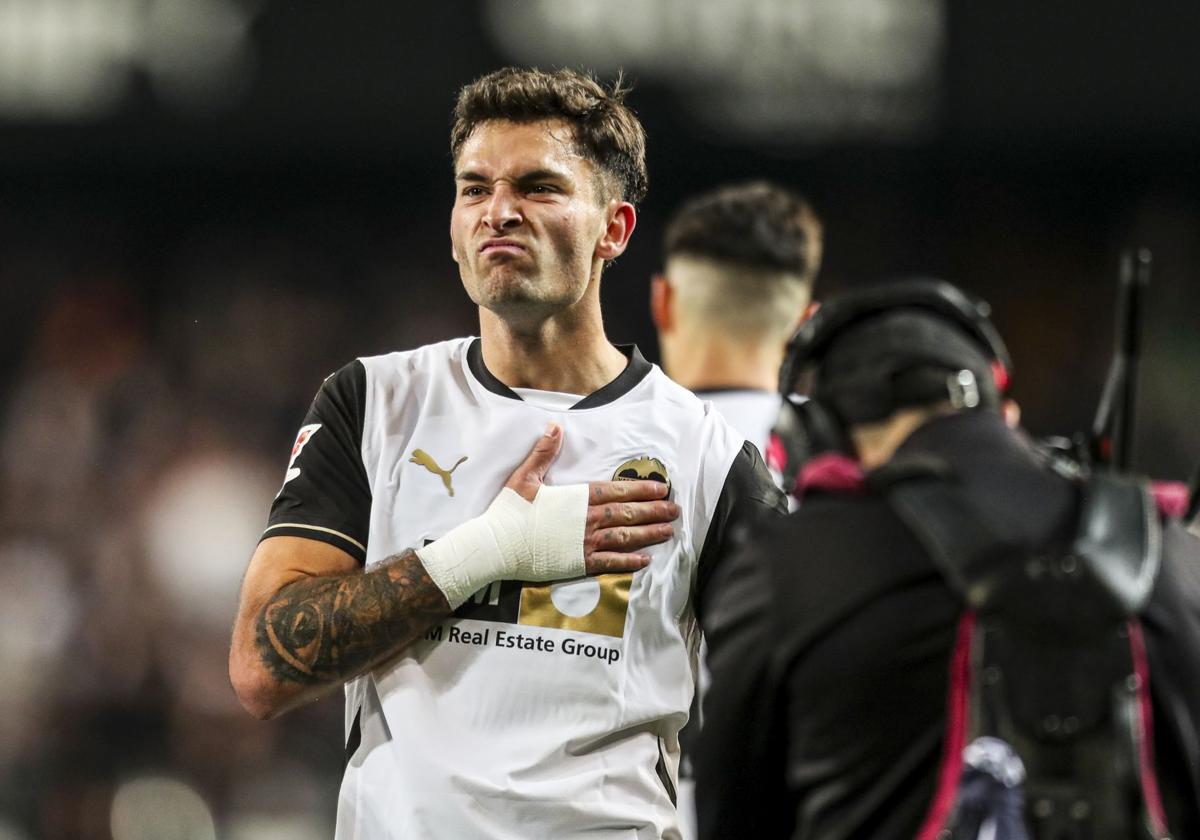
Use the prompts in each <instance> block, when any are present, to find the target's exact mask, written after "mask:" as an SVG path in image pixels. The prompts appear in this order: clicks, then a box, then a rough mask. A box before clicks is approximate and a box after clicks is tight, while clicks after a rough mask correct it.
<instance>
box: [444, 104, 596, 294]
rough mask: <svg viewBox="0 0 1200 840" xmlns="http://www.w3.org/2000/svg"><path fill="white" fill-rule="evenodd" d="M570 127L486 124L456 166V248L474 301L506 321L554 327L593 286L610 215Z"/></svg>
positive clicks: (452, 220)
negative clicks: (534, 320)
mask: <svg viewBox="0 0 1200 840" xmlns="http://www.w3.org/2000/svg"><path fill="white" fill-rule="evenodd" d="M572 139H573V138H572V129H571V127H570V126H569V125H568V124H567V123H565V122H563V121H561V120H546V121H541V122H532V123H515V122H508V121H504V120H492V121H488V122H485V123H483V124H481V125H480V126H479V127H478V128H476V129H475V131H474V132H473V133H472V134H471V135H470V137H468V138H467V141H466V142H465V143H463V145H462V148H461V149H460V151H459V155H458V160H457V161H455V189H456V194H455V199H454V209H453V211H452V212H451V215H450V241H451V252H452V255H453V257H454V261H455V262H457V263H458V270H459V274H460V275H461V276H462V281H463V286H464V287H465V288H466V290H467V294H468V295H469V296H470V298H471V300H472V301H474V302H475V303H476V304H478V305H479V306H482V307H484V308H486V309H489V310H491V311H493V312H495V313H496V314H497V315H500V316H502V317H503V316H504V315H506V314H507V315H519V316H535V317H537V316H541V317H548V316H549V315H551V314H553V313H554V312H556V311H560V310H562V309H564V308H566V307H569V306H571V305H573V304H575V303H577V302H578V301H579V300H580V298H582V297H583V294H584V292H585V290H586V289H587V286H588V283H589V281H590V279H591V274H592V269H593V264H594V261H595V259H596V246H597V245H598V244H599V242H600V240H601V239H602V238H603V237H604V234H605V230H606V228H607V226H608V219H609V215H610V212H611V211H610V208H611V207H615V206H616V204H617V203H618V202H617V201H616V199H612V200H610V201H607V202H605V201H603V200H602V198H601V197H600V195H599V194H598V183H597V182H598V180H599V179H598V177H597V175H596V172H595V169H594V167H593V166H592V163H591V162H590V161H588V160H587V159H585V158H583V157H581V156H580V155H579V154H578V153H577V152H576V151H575V148H574V145H573V143H572Z"/></svg>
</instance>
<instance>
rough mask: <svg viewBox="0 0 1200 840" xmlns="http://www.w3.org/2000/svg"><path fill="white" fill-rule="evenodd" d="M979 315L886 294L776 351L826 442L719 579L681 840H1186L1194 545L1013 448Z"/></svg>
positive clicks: (930, 287)
mask: <svg viewBox="0 0 1200 840" xmlns="http://www.w3.org/2000/svg"><path fill="white" fill-rule="evenodd" d="M985 313H986V309H984V308H983V305H982V304H981V303H980V302H977V301H973V300H971V299H969V298H967V297H966V296H964V295H963V294H962V293H961V292H959V291H958V290H957V289H955V288H954V287H952V286H950V285H949V284H942V283H932V282H930V283H921V282H916V283H906V284H892V285H890V286H886V287H879V288H876V289H864V290H861V291H859V292H856V293H853V294H849V295H846V296H844V297H842V298H840V299H831V300H829V301H826V302H825V304H824V306H823V307H822V309H821V310H820V311H819V312H818V313H817V314H816V315H815V316H814V317H813V319H811V320H810V321H809V322H807V323H806V325H805V326H804V328H803V329H802V330H801V332H800V334H799V336H798V339H797V345H796V350H795V352H794V355H790V356H789V362H788V367H787V368H785V374H784V376H783V377H782V381H784V382H788V383H793V384H794V382H795V380H796V378H797V376H798V375H800V374H801V373H803V374H804V375H806V376H808V375H811V376H815V384H814V385H813V390H812V395H813V399H812V400H811V401H810V402H809V403H806V404H805V405H806V407H807V410H821V411H825V412H827V413H829V414H830V415H831V418H832V420H834V421H835V422H836V423H837V425H838V427H839V428H840V429H841V430H843V432H844V435H845V437H844V439H843V440H841V441H836V442H835V441H830V443H831V444H836V445H837V447H838V449H835V450H833V451H831V452H830V453H828V454H827V455H825V456H822V457H823V459H824V460H823V465H826V468H824V469H820V470H818V469H811V470H806V471H805V476H806V486H805V495H804V501H803V504H802V505H801V506H800V508H799V510H798V511H797V512H795V513H793V514H791V515H790V516H789V517H787V518H786V519H785V520H783V521H781V522H779V523H776V524H774V525H773V526H772V527H770V528H768V529H767V531H766V532H765V533H763V534H761V535H760V538H759V539H758V540H757V541H756V542H755V543H754V544H753V545H752V546H751V547H749V548H748V549H747V550H746V551H745V552H743V553H739V554H738V555H737V556H736V557H735V559H734V560H733V561H732V562H730V563H727V564H725V565H724V566H723V567H722V568H721V570H720V572H719V576H720V580H719V586H718V588H717V589H716V590H715V591H716V592H717V593H718V594H717V595H716V596H715V600H714V603H713V605H712V610H713V612H712V615H711V621H710V624H709V626H708V628H707V629H708V630H709V635H708V637H707V638H708V643H709V651H710V656H709V665H710V667H711V669H712V679H713V682H712V686H711V689H710V691H709V693H708V698H707V703H708V705H707V707H706V712H707V725H706V727H705V728H704V729H703V730H702V731H701V733H700V740H701V743H700V748H699V752H698V758H697V764H698V797H697V798H698V804H699V810H700V836H701V837H703V838H724V837H733V836H746V837H751V836H752V837H763V838H767V837H780V838H783V837H788V838H804V840H821V838H833V837H839V838H843V837H854V838H863V840H867V839H868V838H879V840H884V838H888V840H891V838H901V837H909V838H911V837H917V838H922V840H924V839H925V838H933V837H935V836H936V837H956V838H968V837H969V838H976V837H979V838H982V837H992V838H997V840H1000V838H1012V839H1013V840H1017V839H1018V838H1019V839H1020V840H1025V838H1042V837H1056V838H1057V837H1063V836H1073V837H1087V838H1106V839H1107V838H1112V840H1115V838H1122V840H1124V838H1130V837H1147V838H1149V837H1154V838H1163V837H1166V836H1167V832H1168V830H1170V831H1173V832H1174V833H1173V834H1172V835H1171V836H1175V837H1194V836H1200V835H1198V832H1200V822H1197V820H1198V818H1200V814H1198V813H1197V802H1200V753H1198V752H1197V749H1198V747H1197V745H1198V743H1200V740H1198V735H1200V729H1198V725H1200V660H1198V659H1197V657H1196V656H1195V651H1196V649H1197V646H1200V542H1198V541H1197V540H1195V539H1194V538H1193V537H1191V536H1190V535H1188V534H1186V533H1185V532H1184V530H1183V528H1182V526H1181V524H1180V522H1179V521H1178V520H1175V519H1171V518H1163V517H1162V515H1161V514H1160V512H1159V511H1157V510H1156V509H1155V500H1154V497H1153V496H1152V495H1151V493H1150V491H1149V489H1148V487H1147V485H1146V484H1145V483H1144V482H1141V481H1135V480H1133V479H1128V478H1125V477H1123V476H1117V475H1115V474H1113V473H1108V472H1101V471H1097V472H1095V473H1094V474H1092V475H1088V474H1087V473H1086V472H1080V470H1079V469H1078V465H1076V464H1074V463H1073V462H1065V461H1063V460H1062V459H1061V457H1056V456H1053V455H1051V454H1050V453H1048V451H1046V450H1044V449H1042V448H1041V447H1039V446H1036V445H1035V444H1034V443H1033V442H1032V441H1031V440H1030V439H1029V438H1027V437H1026V436H1025V435H1024V434H1023V433H1022V432H1021V431H1019V430H1017V429H1016V428H1015V424H1016V417H1017V414H1016V411H1015V406H1014V405H1013V404H1012V403H1011V401H1008V400H1006V399H1005V389H1006V387H1007V381H1008V374H1007V365H1006V360H1007V353H1006V351H1004V349H1003V345H1002V344H1001V343H1000V340H999V337H998V336H997V335H995V333H994V330H993V329H992V328H991V325H990V323H988V322H987V320H986V315H985ZM815 465H816V463H815V462H814V467H815ZM798 547H799V548H798ZM1143 636H1144V648H1143V647H1142V639H1143ZM1018 654H1019V655H1018ZM1014 656H1015V657H1016V658H1015V659H1014V658H1013V657H1014ZM977 657H983V659H982V660H980V659H978V658H977ZM1147 662H1148V673H1149V679H1148V680H1147V677H1146V674H1147ZM972 663H980V664H977V665H976V664H972ZM985 665H986V666H987V667H984V666H985ZM1110 669H1111V670H1110ZM1031 675H1032V676H1031ZM1147 695H1148V696H1147ZM1151 707H1152V713H1151ZM1035 710H1040V711H1035ZM1151 721H1152V722H1153V723H1152V726H1151V723H1150V722H1151ZM1151 729H1152V731H1151ZM1031 733H1035V734H1031ZM1000 736H1003V737H1000ZM1064 768H1069V769H1066V770H1064ZM1156 770H1157V774H1156V772H1155V771H1156Z"/></svg>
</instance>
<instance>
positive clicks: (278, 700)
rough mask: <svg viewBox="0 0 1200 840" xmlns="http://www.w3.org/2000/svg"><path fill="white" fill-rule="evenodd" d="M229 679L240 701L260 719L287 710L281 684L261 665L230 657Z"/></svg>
mask: <svg viewBox="0 0 1200 840" xmlns="http://www.w3.org/2000/svg"><path fill="white" fill-rule="evenodd" d="M229 681H230V683H231V684H232V685H233V693H234V694H235V695H236V696H237V699H238V702H239V703H240V704H241V705H242V708H243V709H245V710H246V711H247V712H249V713H250V715H251V716H252V717H254V718H257V719H258V720H271V719H273V718H276V717H279V715H281V714H283V713H284V712H285V711H287V708H288V707H287V706H286V704H285V703H284V698H283V696H282V694H281V692H280V691H279V685H278V683H276V682H275V681H274V680H272V679H271V678H270V677H269V676H268V675H267V674H266V673H265V672H264V671H263V670H262V668H261V667H255V666H253V665H247V664H244V663H242V662H240V661H239V657H238V656H237V655H236V654H235V655H231V656H230V658H229Z"/></svg>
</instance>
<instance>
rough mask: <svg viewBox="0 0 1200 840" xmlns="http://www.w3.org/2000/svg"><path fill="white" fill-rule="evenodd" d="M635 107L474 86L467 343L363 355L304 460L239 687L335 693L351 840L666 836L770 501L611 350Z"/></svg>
mask: <svg viewBox="0 0 1200 840" xmlns="http://www.w3.org/2000/svg"><path fill="white" fill-rule="evenodd" d="M625 93H626V91H625V90H624V89H622V87H621V85H620V82H619V81H618V83H617V84H615V85H614V86H613V87H612V88H611V89H607V90H606V89H605V88H603V87H602V86H600V85H599V84H597V83H596V82H595V81H594V80H593V79H592V78H590V77H588V76H586V75H583V74H580V73H576V72H572V71H567V70H560V71H556V72H552V73H548V72H541V71H537V70H520V69H513V68H509V69H505V70H500V71H497V72H495V73H492V74H490V75H488V76H485V77H483V78H481V79H479V80H477V81H476V82H474V83H472V84H470V85H468V86H467V87H465V88H464V89H463V90H462V91H461V93H460V96H459V100H458V104H457V107H456V110H455V115H454V127H453V129H452V134H451V153H452V159H453V164H454V177H455V188H456V191H457V192H456V199H455V203H454V209H453V211H452V214H451V220H450V235H451V246H452V254H453V257H454V260H455V261H456V262H457V263H458V267H459V273H460V275H461V277H462V282H463V285H464V287H465V288H466V291H467V294H468V295H469V296H470V297H471V299H472V300H473V301H474V302H475V303H476V304H478V306H479V316H480V333H481V337H480V338H461V339H456V340H452V341H446V342H442V343H438V344H433V345H428V346H425V347H421V348H418V349H416V350H413V351H409V352H400V353H392V354H388V355H384V356H377V357H371V358H362V359H358V360H356V361H354V362H351V363H350V364H349V365H347V366H346V367H344V368H342V369H341V370H340V371H338V372H337V373H336V374H334V375H333V376H332V377H330V378H329V379H328V380H326V382H325V383H324V385H322V387H321V390H320V392H319V393H318V395H317V397H316V399H315V401H314V403H313V406H312V408H311V409H310V412H309V415H308V417H307V418H306V419H305V421H304V425H303V427H302V428H301V431H300V435H299V437H298V438H297V441H296V445H295V446H294V448H293V450H292V460H291V462H290V464H289V466H288V471H287V475H286V479H285V482H284V485H283V488H282V490H281V491H280V494H279V496H278V498H277V499H276V501H275V503H274V505H273V506H272V509H271V514H270V518H269V523H268V528H267V530H266V532H265V534H264V539H263V540H262V542H261V543H260V545H259V548H258V550H257V551H256V552H255V555H254V557H253V558H252V559H251V562H250V568H249V571H248V572H247V576H246V581H245V583H244V586H243V595H242V602H241V605H240V609H239V614H238V619H237V623H236V625H235V628H234V641H233V648H232V650H231V654H230V669H231V675H232V677H233V681H234V685H235V687H236V688H237V690H238V694H239V697H241V699H242V701H243V703H244V704H245V705H246V706H247V707H248V708H250V709H251V711H253V712H254V713H256V714H259V715H262V716H270V715H273V714H276V713H278V712H279V711H281V710H286V709H287V708H289V707H290V706H293V705H295V704H296V703H297V702H300V701H301V700H302V699H306V698H308V697H311V696H316V695H317V694H320V693H322V692H325V691H328V690H329V689H331V688H334V687H337V686H340V685H342V684H343V683H344V684H345V693H346V732H347V744H346V747H347V754H348V759H347V767H346V772H345V776H344V779H343V783H342V789H341V795H340V799H339V810H338V819H337V836H338V837H339V838H356V839H357V838H372V839H374V838H406V840H407V838H430V837H432V838H455V840H457V838H468V837H471V838H475V837H492V838H534V837H537V838H542V837H546V838H549V837H569V836H579V835H584V834H586V835H587V836H589V837H614V838H616V837H620V838H628V837H645V838H651V837H653V838H658V837H676V836H678V834H677V831H678V829H677V827H676V822H677V818H676V813H675V805H674V800H675V784H676V765H677V762H678V742H677V734H678V731H679V728H680V726H681V725H682V723H683V722H684V720H685V719H686V717H687V711H688V705H689V703H690V701H691V697H692V691H693V682H694V670H695V661H696V647H697V640H698V636H699V632H698V617H700V618H702V617H703V609H704V604H705V603H706V600H707V598H708V596H709V594H710V592H709V587H708V583H709V581H710V580H711V578H712V574H713V570H714V569H715V568H716V567H717V565H718V563H719V561H720V559H721V556H722V553H723V551H724V549H725V547H726V545H727V544H728V541H729V534H731V533H732V532H733V531H734V530H735V529H738V530H740V529H742V528H753V527H754V525H755V523H756V521H757V519H758V518H759V517H762V516H769V515H772V514H774V513H778V512H781V511H782V510H783V509H784V505H783V500H782V497H781V495H780V494H779V493H778V491H777V490H776V489H775V487H774V486H773V485H772V484H771V481H770V477H769V475H768V474H767V472H766V470H765V467H764V466H763V464H762V461H761V459H760V458H759V456H758V453H757V451H756V450H755V449H754V447H753V446H749V445H746V444H744V441H743V439H742V436H741V435H739V434H738V433H737V432H735V431H734V430H733V429H732V428H731V427H729V426H728V425H727V424H726V423H725V422H724V421H723V420H722V419H721V418H720V416H719V415H718V414H717V413H716V412H712V411H708V410H707V409H706V408H705V407H704V405H703V404H702V403H701V402H700V401H699V400H698V399H697V398H696V397H694V396H693V395H692V394H690V393H688V392H687V391H686V390H684V389H683V388H681V387H679V386H678V385H676V384H675V383H673V382H671V381H670V380H669V379H667V377H666V376H665V375H664V374H663V373H662V372H661V371H660V370H658V369H657V368H656V367H654V366H653V365H651V364H649V363H648V362H646V360H645V359H644V358H643V357H642V356H641V354H640V353H639V352H638V351H637V349H636V348H634V347H624V348H620V347H615V346H613V345H612V344H610V343H609V342H608V340H607V338H606V337H605V334H604V329H603V325H602V322H601V310H600V282H601V275H602V272H603V269H604V267H605V264H606V263H607V262H609V261H611V260H612V259H614V258H616V257H617V256H619V255H620V254H621V253H622V252H623V251H624V250H625V248H626V246H627V244H628V242H629V238H630V236H631V235H632V233H633V230H634V226H635V223H636V219H637V212H636V209H635V204H636V203H637V202H638V201H639V200H640V199H641V198H642V197H643V195H644V194H645V191H646V183H647V181H646V171H645V163H644V133H643V130H642V127H641V125H640V124H639V123H638V121H637V120H636V118H635V117H634V116H633V114H632V112H631V111H630V110H629V109H628V108H627V107H626V106H625V105H624V104H623V98H624V96H625ZM548 424H552V425H551V426H550V428H549V430H548V431H547V432H546V433H544V434H543V432H542V430H543V429H544V428H546V427H547V425H548ZM539 435H541V436H542V437H540V438H539ZM531 445H533V446H534V448H533V452H532V453H531V454H529V455H528V458H526V455H527V452H528V450H529V449H530V446H531ZM522 459H526V460H525V461H524V463H522ZM518 463H521V464H522V466H521V467H519V468H518V469H517V470H516V472H515V473H514V472H512V469H513V465H514V464H518ZM626 482H628V483H626ZM668 496H669V500H668V499H667V498H666V497H668ZM589 501H590V503H591V504H589ZM670 520H674V525H673V526H670V525H665V524H664V523H665V522H667V521H670ZM664 539H665V541H662V540H664ZM646 546H649V547H648V548H647V547H646ZM622 551H624V552H626V553H619V552H622ZM585 573H593V574H589V575H586V576H585ZM594 573H601V574H594Z"/></svg>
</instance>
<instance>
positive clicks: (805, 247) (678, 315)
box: [650, 181, 824, 457]
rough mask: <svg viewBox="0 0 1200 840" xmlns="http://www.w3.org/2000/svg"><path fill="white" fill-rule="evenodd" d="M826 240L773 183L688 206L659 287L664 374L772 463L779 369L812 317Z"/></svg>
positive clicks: (816, 223) (654, 297)
mask: <svg viewBox="0 0 1200 840" xmlns="http://www.w3.org/2000/svg"><path fill="white" fill-rule="evenodd" d="M823 239H824V232H823V229H822V225H821V220H820V219H819V218H818V217H817V214H816V213H815V212H814V211H813V209H812V207H811V206H810V205H809V203H808V202H807V201H806V200H805V199H804V198H802V197H801V196H799V195H798V194H796V193H795V192H792V191H791V190H789V189H787V188H785V187H782V186H779V185H777V184H773V183H769V182H767V181H752V182H749V183H741V184H729V185H725V186H722V187H718V188H717V189H714V190H712V191H711V192H707V193H703V194H701V195H698V196H696V197H695V198H692V199H691V200H690V201H688V202H686V203H685V204H684V205H683V206H682V207H680V208H679V210H677V211H676V213H675V215H674V216H672V218H671V220H670V222H669V223H668V224H667V231H666V235H665V237H664V241H663V260H664V268H663V273H662V274H658V275H655V277H654V279H653V280H652V281H651V287H650V295H651V296H650V313H651V316H652V317H653V318H654V325H655V326H656V327H657V329H658V343H659V348H660V350H661V353H662V365H663V370H665V371H666V372H667V375H668V376H670V377H671V378H672V379H674V380H675V381H676V382H678V383H679V384H680V385H683V386H684V387H685V388H688V389H689V390H691V391H692V392H693V393H695V394H697V395H699V396H700V397H702V398H703V399H706V400H710V401H711V402H712V403H713V404H714V405H716V407H717V408H718V410H720V412H721V414H722V415H723V416H724V417H725V419H726V420H728V421H729V422H730V423H732V424H733V426H734V428H736V429H737V430H738V431H739V432H740V433H741V434H743V435H744V436H745V437H746V439H747V440H749V441H750V442H751V443H753V444H754V445H755V446H757V447H758V449H759V451H760V452H761V453H762V454H763V456H764V457H767V455H768V451H769V450H770V449H771V446H770V437H771V430H772V428H773V427H774V426H775V422H776V420H777V419H778V417H779V409H780V405H781V400H780V397H779V389H778V384H779V366H780V364H781V363H782V362H783V353H784V348H785V347H786V346H787V341H788V339H789V338H790V337H791V335H792V333H793V332H794V331H795V329H796V327H797V326H798V325H799V323H800V321H801V320H802V318H803V317H804V315H805V313H806V312H807V311H808V310H809V308H810V304H811V301H812V295H813V284H814V282H815V281H816V277H817V271H818V270H819V269H820V267H821V252H822V246H823Z"/></svg>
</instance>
